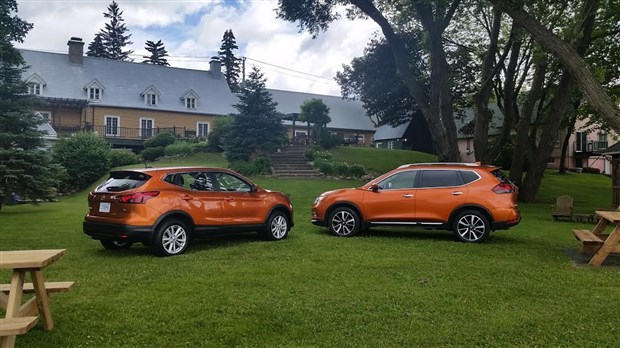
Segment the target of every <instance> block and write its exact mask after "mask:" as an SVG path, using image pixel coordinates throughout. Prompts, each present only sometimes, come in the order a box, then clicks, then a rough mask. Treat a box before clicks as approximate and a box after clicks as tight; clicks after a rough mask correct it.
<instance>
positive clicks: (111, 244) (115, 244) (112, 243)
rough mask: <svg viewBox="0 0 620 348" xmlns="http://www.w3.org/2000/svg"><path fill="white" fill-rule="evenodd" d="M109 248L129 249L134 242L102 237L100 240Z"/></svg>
mask: <svg viewBox="0 0 620 348" xmlns="http://www.w3.org/2000/svg"><path fill="white" fill-rule="evenodd" d="M99 242H100V243H101V245H103V247H104V248H106V249H108V250H118V249H129V248H131V245H132V244H133V243H130V242H121V241H118V240H114V239H102V240H100V241H99Z"/></svg>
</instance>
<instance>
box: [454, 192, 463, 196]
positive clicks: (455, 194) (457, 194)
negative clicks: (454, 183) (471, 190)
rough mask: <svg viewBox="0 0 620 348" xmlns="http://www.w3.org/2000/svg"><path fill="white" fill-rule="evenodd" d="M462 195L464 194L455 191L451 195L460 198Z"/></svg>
mask: <svg viewBox="0 0 620 348" xmlns="http://www.w3.org/2000/svg"><path fill="white" fill-rule="evenodd" d="M462 194H463V192H461V191H454V192H452V193H451V195H453V196H460V195H462Z"/></svg>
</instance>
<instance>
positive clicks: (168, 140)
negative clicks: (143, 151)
mask: <svg viewBox="0 0 620 348" xmlns="http://www.w3.org/2000/svg"><path fill="white" fill-rule="evenodd" d="M175 141H176V138H175V137H174V134H172V133H168V132H165V133H159V134H157V135H156V136H154V137H152V138H149V139H146V140H145V141H144V147H145V148H147V147H166V146H168V145H170V144H172V143H174V142H175Z"/></svg>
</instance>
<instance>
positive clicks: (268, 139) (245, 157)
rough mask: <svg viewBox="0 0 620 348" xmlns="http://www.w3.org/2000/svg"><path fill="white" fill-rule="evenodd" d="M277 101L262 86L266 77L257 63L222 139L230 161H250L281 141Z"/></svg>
mask: <svg viewBox="0 0 620 348" xmlns="http://www.w3.org/2000/svg"><path fill="white" fill-rule="evenodd" d="M277 105H278V104H277V103H276V102H274V101H273V99H272V98H271V94H270V93H269V91H267V88H266V87H265V78H264V77H263V74H262V73H261V72H260V70H259V69H258V68H256V67H254V69H253V70H252V72H251V73H250V74H249V76H248V79H247V81H246V85H245V87H244V88H243V90H242V91H241V94H240V95H239V102H238V103H237V104H235V105H234V107H235V109H237V111H238V112H239V113H238V114H235V115H234V121H233V122H232V124H230V125H229V128H228V131H227V132H226V134H225V135H224V138H223V139H222V143H223V144H222V147H223V148H224V153H225V155H226V157H227V158H228V160H229V161H237V160H241V161H249V160H254V159H256V158H257V157H259V156H261V155H264V154H267V153H271V152H273V151H275V150H276V149H278V148H280V147H281V146H283V145H284V143H285V141H286V131H285V129H284V125H283V124H282V119H281V118H280V114H279V113H278V112H277V111H276V106H277Z"/></svg>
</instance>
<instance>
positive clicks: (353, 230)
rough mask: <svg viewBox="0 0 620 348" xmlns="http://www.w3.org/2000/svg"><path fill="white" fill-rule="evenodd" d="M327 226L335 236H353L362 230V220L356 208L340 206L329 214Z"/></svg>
mask: <svg viewBox="0 0 620 348" xmlns="http://www.w3.org/2000/svg"><path fill="white" fill-rule="evenodd" d="M327 226H328V228H329V230H330V232H331V233H332V234H333V235H335V236H338V237H351V236H354V235H356V234H358V233H359V232H360V228H361V220H360V217H359V215H358V214H357V212H356V211H355V210H353V209H351V208H349V207H338V208H336V209H334V210H333V211H332V212H331V214H329V218H328V219H327Z"/></svg>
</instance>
